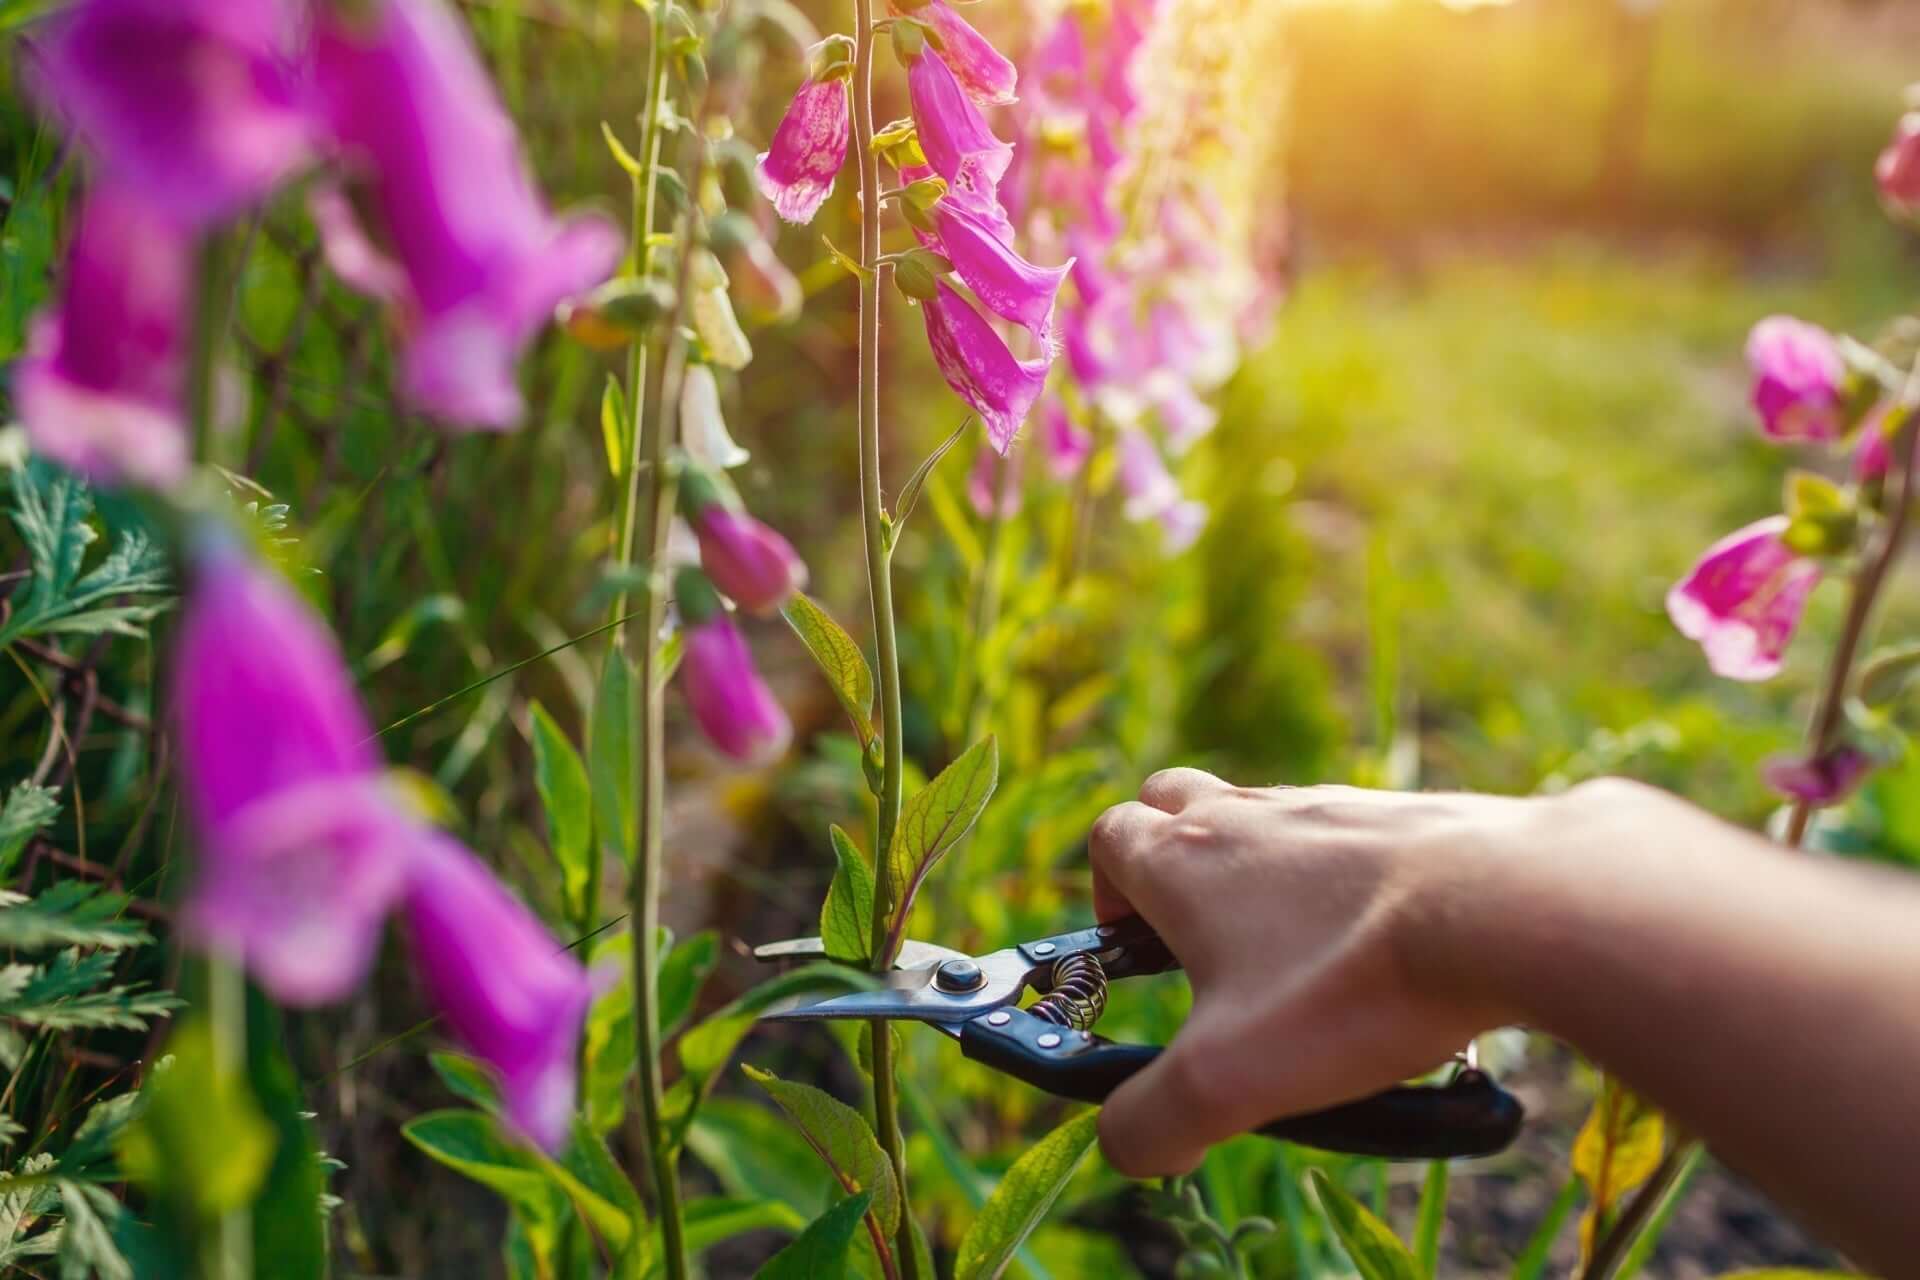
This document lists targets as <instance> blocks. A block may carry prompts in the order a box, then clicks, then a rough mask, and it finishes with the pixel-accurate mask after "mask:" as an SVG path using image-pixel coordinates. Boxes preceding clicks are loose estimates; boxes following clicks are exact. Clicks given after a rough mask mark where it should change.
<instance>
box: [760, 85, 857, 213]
mask: <svg viewBox="0 0 1920 1280" xmlns="http://www.w3.org/2000/svg"><path fill="white" fill-rule="evenodd" d="M850 103H851V98H850V97H849V94H848V89H847V78H846V77H845V76H842V75H830V76H828V77H827V78H826V79H823V80H812V79H809V80H808V81H807V82H806V83H805V84H803V85H801V86H800V91H799V92H798V93H796V94H794V95H793V102H792V104H791V105H790V106H788V107H787V114H786V115H784V116H782V117H781V118H780V127H779V128H777V129H775V130H774V131H773V142H772V143H771V144H770V145H769V146H768V147H767V149H766V150H765V151H763V152H761V153H760V164H759V167H758V169H757V170H756V172H757V173H758V175H759V181H760V194H762V195H764V196H765V197H766V198H767V199H769V200H771V201H773V209H774V212H775V213H778V214H779V215H780V216H781V217H783V218H785V219H786V220H787V221H788V222H812V221H813V215H814V214H816V213H818V212H820V206H821V205H822V204H824V203H826V199H827V197H828V196H829V195H832V194H833V180H834V179H835V178H836V177H838V176H839V173H840V167H841V166H842V165H844V164H845V163H846V162H847V140H848V139H849V138H850V137H852V124H851V117H850V115H849V114H848V113H849V111H850V110H851V106H850Z"/></svg>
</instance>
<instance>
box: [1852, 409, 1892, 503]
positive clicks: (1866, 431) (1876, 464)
mask: <svg viewBox="0 0 1920 1280" xmlns="http://www.w3.org/2000/svg"><path fill="white" fill-rule="evenodd" d="M1888 412H1889V406H1887V405H1884V404H1883V405H1880V406H1878V407H1877V408H1875V409H1874V410H1873V411H1872V412H1871V413H1869V414H1868V415H1867V417H1866V421H1864V422H1862V423H1861V424H1860V443H1859V444H1858V445H1856V446H1855V447H1854V451H1853V478H1854V479H1855V480H1856V481H1858V482H1860V483H1862V484H1864V483H1866V482H1868V481H1871V480H1879V479H1881V478H1883V477H1884V476H1885V475H1886V474H1887V468H1888V467H1890V466H1892V465H1893V447H1892V445H1891V443H1890V442H1889V441H1888V440H1887V414H1888Z"/></svg>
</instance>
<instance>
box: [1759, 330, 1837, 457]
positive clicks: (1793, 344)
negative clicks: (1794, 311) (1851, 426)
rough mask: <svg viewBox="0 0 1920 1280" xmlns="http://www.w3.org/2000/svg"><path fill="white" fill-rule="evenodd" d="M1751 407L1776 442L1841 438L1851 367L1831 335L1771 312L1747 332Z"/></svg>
mask: <svg viewBox="0 0 1920 1280" xmlns="http://www.w3.org/2000/svg"><path fill="white" fill-rule="evenodd" d="M1747 364H1748V366H1749V367H1750V368H1751V370H1752V373H1753V407H1754V409H1755V410H1756V411H1757V412H1758V413H1759V415H1760V427H1761V430H1762V431H1763V432H1765V433H1766V434H1767V435H1768V436H1770V437H1772V438H1773V439H1775V440H1837V439H1839V438H1840V436H1841V435H1842V434H1843V433H1844V428H1845V422H1844V412H1843V409H1844V405H1845V401H1846V390H1845V388H1846V376H1847V366H1846V361H1845V359H1844V358H1843V357H1842V356H1841V354H1840V348H1839V347H1838V346H1837V345H1836V344H1835V343H1834V340H1833V337H1832V335H1830V334H1829V333H1828V332H1827V331H1826V330H1825V329H1822V328H1821V327H1820V326H1818V325H1813V324H1808V323H1806V322H1805V321H1803V320H1796V319H1794V318H1793V317H1792V316H1769V317H1767V318H1766V319H1765V320H1762V321H1761V322H1760V323H1759V324H1757V325H1755V326H1754V327H1753V332H1752V333H1751V334H1749V335H1748V336H1747Z"/></svg>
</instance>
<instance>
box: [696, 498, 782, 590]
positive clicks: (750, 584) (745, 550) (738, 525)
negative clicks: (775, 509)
mask: <svg viewBox="0 0 1920 1280" xmlns="http://www.w3.org/2000/svg"><path fill="white" fill-rule="evenodd" d="M689 520H690V523H691V524H692V525H693V531H694V534H695V535H696V536H697V537H698V538H699V539H700V567H701V568H702V569H705V570H706V573H707V577H708V578H709V579H711V580H712V582H713V585H714V586H716V587H718V588H719V589H720V591H721V593H722V594H724V595H726V596H727V597H728V598H729V599H731V600H732V601H733V602H734V603H735V604H737V605H739V606H740V607H741V608H742V609H745V610H746V611H747V612H748V613H759V614H769V613H774V612H776V611H778V610H779V608H780V606H781V605H783V604H785V603H786V602H787V600H788V598H789V597H791V596H792V595H793V593H794V592H796V591H798V590H800V589H801V588H802V587H804V586H806V584H807V566H806V565H804V564H802V563H801V561H800V557H799V556H797V555H795V554H794V550H793V547H792V545H791V544H790V543H788V541H787V540H786V539H785V538H783V537H781V536H780V534H779V533H778V532H777V531H776V530H774V529H772V528H769V527H768V526H767V525H764V524H762V523H761V522H760V521H758V520H755V519H754V518H753V517H752V516H750V515H748V514H746V513H745V512H743V511H736V510H733V509H732V508H730V507H728V506H726V505H725V504H723V503H719V502H712V503H708V504H707V505H706V506H704V507H702V508H701V509H699V510H698V511H695V512H694V513H693V514H692V515H691V516H690V517H689Z"/></svg>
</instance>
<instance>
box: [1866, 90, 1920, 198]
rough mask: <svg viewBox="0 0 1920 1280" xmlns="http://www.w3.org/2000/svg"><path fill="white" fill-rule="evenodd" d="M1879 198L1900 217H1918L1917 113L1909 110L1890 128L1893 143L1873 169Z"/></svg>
mask: <svg viewBox="0 0 1920 1280" xmlns="http://www.w3.org/2000/svg"><path fill="white" fill-rule="evenodd" d="M1873 176H1874V180H1875V181H1876V182H1878V183H1879V185H1880V196H1881V198H1882V199H1883V200H1885V201H1886V202H1887V204H1888V205H1889V206H1890V207H1891V208H1892V209H1893V210H1894V211H1895V212H1897V213H1899V214H1900V215H1901V216H1903V217H1908V218H1912V217H1916V216H1920V111H1909V112H1908V113H1907V114H1906V115H1904V116H1901V117H1900V123H1899V124H1897V125H1895V126H1894V131H1893V141H1891V142H1889V143H1888V144H1887V149H1886V150H1884V151H1882V152H1881V153H1880V158H1879V160H1878V161H1877V162H1876V163H1875V164H1874V166H1873Z"/></svg>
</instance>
